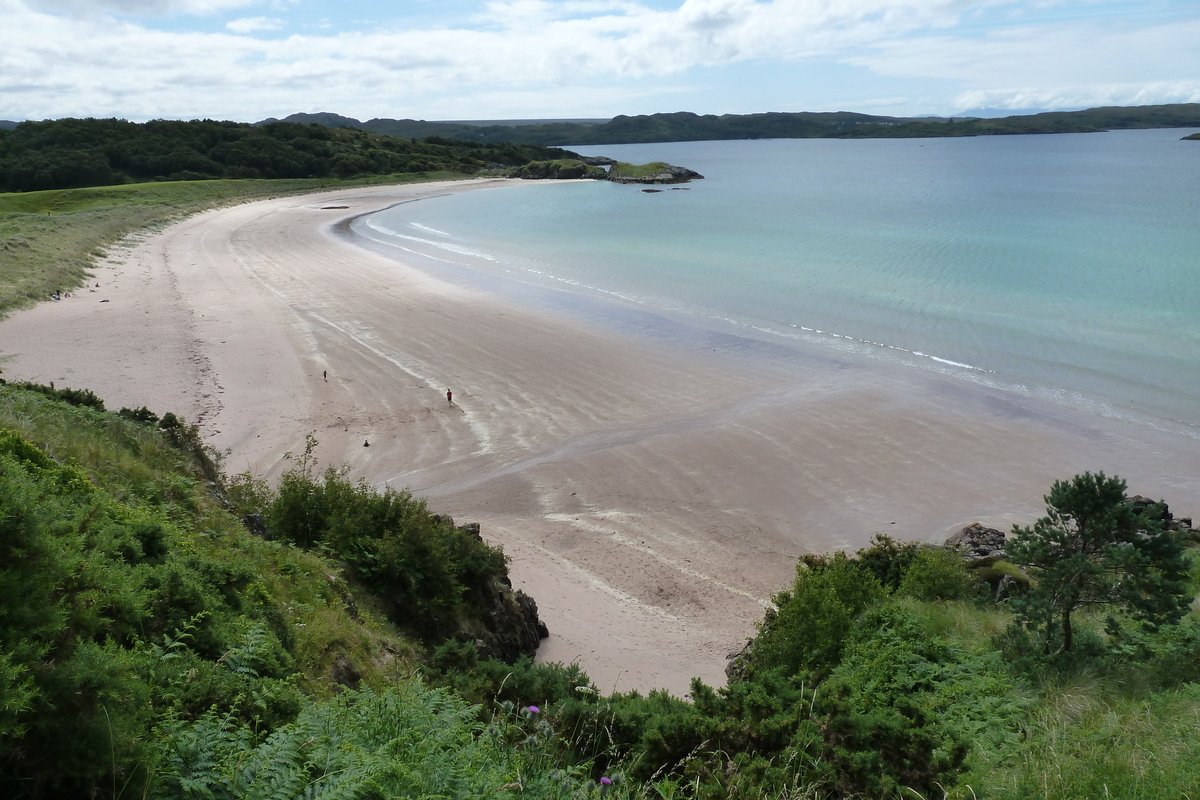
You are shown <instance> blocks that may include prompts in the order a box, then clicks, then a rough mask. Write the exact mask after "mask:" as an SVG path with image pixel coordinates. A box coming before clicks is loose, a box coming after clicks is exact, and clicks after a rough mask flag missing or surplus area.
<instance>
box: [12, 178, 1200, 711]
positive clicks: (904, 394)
mask: <svg viewBox="0 0 1200 800" xmlns="http://www.w3.org/2000/svg"><path fill="white" fill-rule="evenodd" d="M504 184H505V182H504V181H487V180H480V181H468V182H461V183H457V182H456V183H453V184H444V183H442V184H425V185H421V186H399V187H378V188H371V189H362V188H358V189H349V190H339V191H336V192H332V193H323V194H320V195H309V196H305V197H291V198H281V199H276V200H268V201H260V202H256V203H251V204H246V205H242V206H236V207H231V208H226V209H220V210H216V211H210V212H205V213H203V214H201V215H198V216H196V217H192V218H189V219H187V220H184V221H182V222H180V223H176V224H175V225H172V226H170V227H169V228H167V229H166V230H164V231H162V232H159V233H153V234H148V235H144V236H142V237H138V239H139V240H138V241H136V242H134V243H132V246H131V247H121V248H115V249H114V252H113V255H112V256H110V258H109V259H108V260H107V262H106V264H105V265H104V266H102V267H101V268H99V269H97V270H96V277H94V278H93V279H92V282H97V281H98V282H99V283H100V284H101V289H99V290H98V293H85V294H82V295H77V296H76V297H73V298H71V299H70V300H68V301H62V302H59V303H43V304H41V305H39V306H37V307H35V308H33V309H30V310H28V311H22V312H17V313H14V314H13V315H11V316H10V317H9V318H8V319H6V320H4V321H0V342H3V343H4V344H3V352H2V353H0V355H8V354H13V353H15V354H16V355H15V356H14V357H13V358H12V359H11V360H8V361H6V362H5V364H4V368H5V372H6V376H7V377H13V378H16V379H23V380H34V381H38V382H42V383H48V382H50V381H54V382H56V383H57V384H59V385H71V386H75V387H77V388H90V389H92V390H93V391H95V392H96V393H97V394H98V395H99V396H101V397H103V398H104V399H105V400H106V402H108V404H109V405H110V406H111V407H113V408H118V407H120V406H121V405H127V406H130V407H137V406H140V405H146V406H148V407H150V408H151V409H152V410H154V411H156V412H159V413H163V412H165V411H174V412H175V413H177V414H180V415H182V416H184V417H185V418H187V419H188V420H189V421H197V422H198V423H199V424H200V425H201V430H202V432H203V434H204V436H205V439H206V441H208V442H209V443H211V444H213V445H214V446H216V447H217V448H218V449H221V450H226V449H228V451H229V455H228V457H227V460H226V467H227V470H228V471H229V472H231V473H237V472H240V471H242V470H244V469H250V470H252V471H254V472H256V473H257V474H259V475H261V476H265V477H268V478H274V477H277V476H278V474H279V472H280V471H281V470H282V468H283V462H282V455H283V453H284V452H286V451H289V450H290V451H296V450H298V449H299V448H300V447H302V446H303V440H304V436H305V434H306V433H308V432H309V431H315V433H316V437H317V439H318V440H319V442H320V446H319V447H318V449H317V456H318V458H319V460H320V463H321V465H322V466H325V465H330V464H338V463H342V462H345V463H346V464H347V465H348V466H349V467H350V470H351V476H352V477H353V478H356V479H357V478H364V479H366V480H368V481H369V482H371V483H373V484H375V485H380V486H381V485H385V484H386V485H390V486H394V487H395V488H404V487H407V486H411V487H413V488H414V489H415V490H417V491H416V493H417V494H419V495H421V496H423V497H426V498H427V499H428V500H429V504H430V507H431V508H433V509H435V510H437V511H440V512H444V513H448V514H450V515H451V516H453V517H454V518H455V519H456V521H458V522H460V523H462V522H468V521H471V522H479V523H481V525H482V532H483V535H484V536H485V538H487V539H488V540H489V541H491V542H492V543H495V544H499V545H501V546H502V547H503V548H504V550H505V553H506V554H507V555H508V556H509V558H510V559H511V564H510V571H511V573H512V578H513V584H514V586H515V587H517V588H521V589H524V590H525V591H526V592H527V593H528V594H529V595H531V596H532V597H533V598H534V599H535V600H536V601H537V603H538V606H539V609H540V611H541V613H542V616H543V619H544V620H545V621H546V622H547V624H548V626H549V628H550V632H551V638H550V639H548V640H546V641H545V642H543V645H542V648H541V650H540V651H539V659H540V660H550V661H564V662H572V661H578V662H579V663H580V664H581V665H582V666H583V668H584V670H585V671H586V672H588V674H589V675H590V676H591V677H592V679H593V681H594V682H595V683H596V685H597V686H598V687H600V688H601V689H602V690H603V691H606V692H609V691H614V690H621V691H626V690H629V689H638V690H640V691H643V692H645V691H648V690H651V689H655V688H666V689H668V690H670V691H672V692H673V693H675V694H679V695H682V694H685V693H686V692H687V690H688V683H689V682H690V679H691V678H692V677H693V676H699V677H701V678H702V679H704V680H705V681H706V682H707V683H710V684H718V685H719V684H721V683H722V682H723V680H724V674H723V669H724V666H725V656H726V654H727V653H728V652H729V651H731V650H734V649H736V648H738V647H740V646H741V645H742V643H743V642H744V641H745V639H746V638H748V637H749V636H751V635H753V632H754V626H755V624H756V623H757V622H758V621H759V620H760V619H761V617H762V614H763V611H764V608H765V607H766V605H767V604H769V601H770V597H771V596H772V595H773V594H774V593H776V592H778V591H780V590H783V589H785V588H787V586H788V584H789V583H790V580H791V577H792V575H793V574H794V567H795V563H796V561H797V558H798V557H799V555H801V554H802V553H804V552H813V551H827V550H834V549H849V550H854V549H857V548H859V547H862V546H864V545H866V544H867V543H868V541H869V540H870V538H871V537H872V536H873V535H874V534H876V533H884V534H888V535H892V536H894V537H895V538H899V539H911V540H919V541H938V540H940V539H942V538H944V537H945V536H946V535H949V534H950V533H952V532H954V531H956V530H957V529H958V528H960V527H962V526H963V525H967V524H969V523H971V522H975V521H979V522H982V523H984V524H986V525H990V526H992V527H998V528H1000V529H1002V530H1008V529H1009V528H1011V526H1012V524H1013V523H1021V524H1025V523H1029V522H1032V520H1033V519H1035V518H1036V517H1037V516H1039V515H1040V514H1041V513H1042V511H1043V503H1042V499H1041V498H1042V495H1044V494H1045V493H1046V492H1047V491H1048V490H1049V488H1050V484H1051V483H1052V482H1053V481H1054V480H1056V479H1066V478H1070V477H1071V476H1072V475H1074V474H1076V473H1078V472H1082V471H1085V470H1091V471H1098V470H1103V471H1105V472H1106V473H1108V474H1118V475H1120V476H1121V477H1124V478H1126V479H1127V480H1128V481H1129V491H1130V493H1131V494H1136V493H1140V494H1149V495H1151V496H1153V497H1154V498H1156V499H1157V498H1159V497H1162V498H1164V499H1166V500H1167V502H1168V503H1170V504H1171V506H1172V509H1173V510H1175V512H1176V514H1177V515H1179V516H1188V515H1191V516H1193V517H1197V516H1200V513H1198V512H1200V508H1198V507H1197V503H1198V500H1197V498H1198V497H1200V454H1198V453H1197V452H1195V451H1196V450H1197V448H1195V446H1194V445H1195V442H1194V440H1192V439H1188V438H1187V437H1181V436H1179V435H1172V434H1170V433H1167V432H1162V431H1157V430H1154V429H1152V428H1143V427H1138V426H1135V425H1133V424H1130V423H1126V422H1122V421H1120V420H1115V419H1108V418H1104V417H1099V416H1094V415H1089V414H1087V413H1084V412H1080V411H1072V410H1070V409H1066V408H1061V407H1056V406H1052V405H1050V404H1049V403H1046V402H1043V401H1040V400H1037V399H1036V398H1029V397H1022V396H1020V395H1016V394H1013V393H1010V392H1005V391H1002V390H1000V389H995V388H991V387H987V386H983V385H979V384H973V383H970V382H968V381H963V380H961V379H957V378H950V377H946V376H943V375H940V374H939V373H937V372H936V371H930V370H920V369H911V368H905V367H903V366H900V365H893V364H888V363H886V362H885V361H883V360H881V359H873V358H870V357H867V356H862V355H859V354H854V353H840V352H835V351H834V350H833V349H832V348H821V347H819V346H817V345H808V344H806V343H800V344H798V345H797V346H795V347H791V346H789V347H788V352H789V354H790V355H789V356H788V357H786V358H781V359H778V360H772V359H769V358H755V357H752V356H753V353H752V352H750V351H753V350H754V349H755V347H754V346H753V345H744V346H739V345H738V343H737V337H734V336H732V335H730V334H715V335H723V336H727V337H728V339H727V340H726V341H727V346H726V348H725V349H722V350H720V351H719V352H715V353H714V352H712V351H711V348H710V347H709V345H710V344H711V342H710V341H709V340H708V339H706V338H705V336H706V334H701V335H700V337H699V338H698V339H697V340H696V343H695V344H694V345H693V346H681V341H682V339H683V338H686V336H684V334H681V336H680V337H679V338H677V339H673V338H672V337H666V338H663V337H656V336H655V335H654V333H653V331H646V330H640V331H639V330H637V329H635V327H636V326H633V327H631V328H630V329H626V330H622V329H620V328H619V327H616V328H613V327H607V326H604V325H602V324H598V323H597V322H596V321H595V320H589V319H586V318H583V317H582V316H572V314H571V313H570V309H569V308H568V309H562V308H560V309H551V308H533V307H530V306H529V305H526V304H522V303H520V302H517V301H514V300H513V299H512V298H509V297H505V296H503V294H504V293H497V292H494V291H488V290H485V289H481V288H480V285H481V284H479V283H477V284H475V285H471V284H470V283H469V282H452V281H447V280H443V279H441V278H439V277H437V276H434V275H431V274H429V273H428V272H426V271H424V270H422V269H420V268H419V267H415V266H411V263H412V260H411V259H408V260H406V259H403V258H398V257H395V256H385V255H381V254H380V253H378V252H376V251H375V250H374V249H373V248H368V247H364V246H361V245H360V244H358V243H357V242H356V241H355V240H354V238H353V237H352V236H347V235H345V234H344V233H340V232H339V230H338V229H339V228H342V229H345V228H346V226H348V225H349V221H350V220H351V219H353V218H356V217H360V216H362V215H363V214H368V213H372V212H373V211H375V210H378V209H379V208H382V207H384V206H385V205H394V204H395V203H397V202H408V201H411V200H415V199H420V198H421V197H423V196H432V195H434V194H443V193H445V192H447V191H469V190H474V189H477V188H482V187H488V186H503V185H504ZM335 203H336V204H337V205H339V206H341V205H344V206H345V207H344V208H337V209H334V208H325V207H327V206H331V205H333V204H335ZM101 299H110V301H111V302H109V303H106V304H103V305H101V304H100V303H99V302H98V301H99V300H101ZM77 301H78V302H77ZM668 322H669V324H671V325H680V324H681V323H679V321H677V320H673V321H672V320H668ZM685 327H686V326H685ZM148 331H153V332H154V335H148V334H147V332H148ZM685 333H686V332H685ZM692 333H693V334H694V333H695V331H693V332H692ZM754 341H758V340H756V339H746V340H745V342H754ZM700 342H703V346H701V345H700ZM323 371H328V373H329V380H328V382H326V381H324V380H323V379H322V372H323ZM447 388H450V389H452V390H453V391H454V397H455V403H454V404H448V403H447V402H446V400H445V390H446V389H447ZM364 442H370V447H369V448H367V447H363V443H364Z"/></svg>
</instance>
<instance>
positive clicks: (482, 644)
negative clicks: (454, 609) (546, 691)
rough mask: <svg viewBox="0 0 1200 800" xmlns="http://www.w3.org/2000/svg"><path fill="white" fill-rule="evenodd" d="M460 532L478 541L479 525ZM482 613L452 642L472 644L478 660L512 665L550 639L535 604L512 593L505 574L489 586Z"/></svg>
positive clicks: (485, 591)
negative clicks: (457, 639)
mask: <svg viewBox="0 0 1200 800" xmlns="http://www.w3.org/2000/svg"><path fill="white" fill-rule="evenodd" d="M459 530H461V531H464V532H466V533H469V534H471V535H473V536H475V537H477V538H479V537H480V533H479V523H477V522H473V523H470V524H468V525H462V526H460V527H459ZM481 600H482V603H481V605H482V609H481V611H482V613H481V615H480V616H479V617H477V618H475V619H473V620H470V621H467V622H465V623H464V624H463V626H462V628H461V629H460V630H459V632H458V634H457V636H456V637H455V638H459V639H467V640H471V641H474V642H475V648H476V649H477V650H478V651H479V656H480V657H481V658H495V659H497V660H499V661H504V662H505V663H508V664H512V663H514V662H515V661H516V660H517V659H519V658H520V657H521V656H529V657H530V658H533V656H534V654H535V653H537V649H538V645H539V644H540V643H541V641H542V639H545V638H546V637H547V636H549V635H550V631H549V630H548V629H547V628H546V624H545V623H544V622H542V620H541V618H540V617H538V608H537V603H536V602H534V600H533V598H532V597H530V596H529V595H527V594H525V593H524V592H522V591H521V590H520V589H513V587H512V583H511V582H510V581H509V578H508V573H507V571H505V574H504V575H503V576H501V577H499V578H497V579H495V580H493V581H492V582H491V584H490V585H489V586H487V587H486V589H485V590H484V592H483V597H482V598H481Z"/></svg>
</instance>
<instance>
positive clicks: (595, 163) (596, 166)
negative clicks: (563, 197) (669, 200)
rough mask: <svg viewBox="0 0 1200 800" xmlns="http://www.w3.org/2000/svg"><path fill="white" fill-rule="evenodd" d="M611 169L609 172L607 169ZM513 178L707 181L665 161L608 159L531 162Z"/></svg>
mask: <svg viewBox="0 0 1200 800" xmlns="http://www.w3.org/2000/svg"><path fill="white" fill-rule="evenodd" d="M606 168H607V169H606ZM508 174H509V176H510V177H513V178H524V179H526V180H574V179H579V178H590V179H593V180H599V181H612V182H613V183H634V184H643V183H645V184H664V183H687V182H688V181H692V180H701V179H703V178H704V176H703V175H701V174H700V173H699V172H696V171H694V170H690V169H687V168H686V167H676V166H674V165H673V164H667V163H665V162H663V161H655V162H654V163H652V164H640V165H639V164H627V163H625V162H623V161H614V160H613V159H611V158H606V157H604V156H582V157H580V158H577V159H576V158H560V159H556V160H554V161H531V162H529V163H528V164H526V165H525V166H523V167H521V168H519V169H514V170H512V171H510V172H509V173H508Z"/></svg>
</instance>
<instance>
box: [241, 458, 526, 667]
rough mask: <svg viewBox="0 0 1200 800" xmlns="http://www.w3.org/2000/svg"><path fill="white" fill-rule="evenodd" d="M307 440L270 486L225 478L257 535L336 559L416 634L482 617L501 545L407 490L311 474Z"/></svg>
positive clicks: (439, 636) (437, 635)
mask: <svg viewBox="0 0 1200 800" xmlns="http://www.w3.org/2000/svg"><path fill="white" fill-rule="evenodd" d="M316 444H317V442H316V439H314V438H313V437H312V436H311V435H310V436H309V437H308V438H307V441H306V445H305V450H304V452H303V453H302V454H300V455H299V456H297V457H296V464H295V466H294V467H293V468H292V469H289V470H287V471H286V472H285V473H284V474H283V476H282V478H281V479H280V482H279V486H278V489H276V490H272V489H271V488H270V487H268V486H267V485H266V484H264V483H263V482H262V481H259V480H256V479H254V478H253V477H252V476H250V475H248V474H244V475H241V476H238V477H237V478H235V479H234V480H233V481H231V485H230V495H231V496H232V497H233V499H234V502H235V505H236V506H237V507H238V509H239V510H240V511H241V512H243V513H244V514H247V515H249V516H250V519H251V523H252V524H256V525H257V526H261V531H262V533H263V534H264V535H265V536H266V537H267V538H270V539H274V540H278V541H283V542H287V543H288V544H291V545H295V546H297V547H299V548H302V549H304V550H310V551H317V552H321V553H325V554H327V555H330V556H332V557H334V558H336V559H337V560H338V561H339V562H340V563H341V564H342V565H343V567H344V569H345V570H346V572H347V574H348V576H349V577H350V578H351V579H352V580H354V581H355V582H356V583H357V584H360V585H362V586H363V587H365V588H366V589H367V590H368V591H369V592H370V593H371V594H372V595H374V596H375V597H376V598H377V603H378V604H379V605H380V606H381V607H382V609H383V610H384V612H385V613H386V614H387V616H388V618H389V619H390V620H391V621H392V622H394V623H395V624H397V625H399V626H401V627H403V628H405V629H406V630H408V631H409V632H411V633H413V634H415V635H417V636H419V637H421V638H422V639H424V640H425V641H428V642H431V643H435V644H436V643H440V642H443V641H445V640H446V639H448V638H451V637H453V636H455V635H465V633H466V631H468V630H471V629H473V628H476V627H478V626H479V625H483V624H484V617H485V615H487V614H488V612H489V611H491V610H492V609H491V607H490V605H489V601H490V600H491V599H492V595H493V593H494V589H495V587H496V585H497V584H504V585H506V583H507V579H508V571H507V567H506V563H505V558H504V554H503V553H502V552H501V551H500V550H499V549H498V548H495V547H492V546H490V545H488V544H487V543H486V542H484V541H483V540H482V539H481V538H480V537H479V536H478V534H475V533H473V532H471V531H470V530H469V529H467V528H459V527H456V526H455V524H454V521H453V519H451V518H450V517H449V516H445V515H439V514H434V513H432V512H431V511H429V509H428V508H427V507H426V505H425V501H424V500H421V499H419V498H416V497H413V496H412V494H410V493H409V492H401V491H396V490H395V489H391V488H388V489H385V490H384V491H382V492H381V491H378V490H376V489H375V488H374V487H372V486H370V485H368V484H366V483H365V482H359V483H354V482H352V481H350V480H349V479H348V478H347V477H346V473H345V470H344V469H338V468H335V467H329V468H327V469H325V470H324V471H323V472H321V473H320V474H316V471H315V469H314V467H315V464H314V462H313V460H312V452H313V449H314V448H315V447H316ZM289 457H290V454H289Z"/></svg>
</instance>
